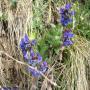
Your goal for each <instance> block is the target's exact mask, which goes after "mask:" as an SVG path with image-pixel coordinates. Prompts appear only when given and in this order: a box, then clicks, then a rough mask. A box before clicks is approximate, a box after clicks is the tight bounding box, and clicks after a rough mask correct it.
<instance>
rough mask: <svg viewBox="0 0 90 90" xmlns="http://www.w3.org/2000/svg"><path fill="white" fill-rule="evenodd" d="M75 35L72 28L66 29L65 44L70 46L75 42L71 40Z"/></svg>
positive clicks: (64, 34)
mask: <svg viewBox="0 0 90 90" xmlns="http://www.w3.org/2000/svg"><path fill="white" fill-rule="evenodd" d="M73 37H74V34H73V33H72V31H71V30H65V31H64V33H63V46H70V45H72V44H73V41H72V40H71V39H72V38H73Z"/></svg>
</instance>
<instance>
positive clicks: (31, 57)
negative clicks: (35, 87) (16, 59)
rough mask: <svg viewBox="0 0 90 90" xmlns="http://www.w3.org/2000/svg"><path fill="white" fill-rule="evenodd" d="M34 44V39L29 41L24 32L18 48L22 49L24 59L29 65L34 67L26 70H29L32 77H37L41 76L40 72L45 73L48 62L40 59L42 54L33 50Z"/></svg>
mask: <svg viewBox="0 0 90 90" xmlns="http://www.w3.org/2000/svg"><path fill="white" fill-rule="evenodd" d="M35 45H36V40H32V41H30V40H29V38H28V36H27V35H26V34H25V36H24V38H22V39H21V41H20V48H21V50H22V53H23V57H24V59H25V61H27V63H28V64H29V65H31V66H32V67H34V68H35V69H32V68H30V67H29V68H28V72H30V73H31V74H32V76H34V77H39V76H41V72H42V73H43V74H44V73H46V71H47V69H48V64H47V62H45V61H44V62H43V61H42V56H41V55H40V54H39V53H35V52H34V50H33V46H35Z"/></svg>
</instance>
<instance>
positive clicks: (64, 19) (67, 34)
mask: <svg viewBox="0 0 90 90" xmlns="http://www.w3.org/2000/svg"><path fill="white" fill-rule="evenodd" d="M74 13H75V12H74V11H71V4H66V5H65V7H63V8H60V15H61V18H60V22H61V24H62V26H63V27H65V28H66V29H65V30H64V32H63V46H70V45H72V44H73V41H72V40H71V39H72V38H73V37H74V34H73V33H72V30H71V29H68V28H67V26H68V25H69V24H70V23H72V22H73V19H72V16H73V15H74Z"/></svg>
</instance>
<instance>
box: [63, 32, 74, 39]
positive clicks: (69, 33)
mask: <svg viewBox="0 0 90 90" xmlns="http://www.w3.org/2000/svg"><path fill="white" fill-rule="evenodd" d="M63 37H64V38H73V37H74V34H73V33H72V31H71V30H65V31H64V33H63Z"/></svg>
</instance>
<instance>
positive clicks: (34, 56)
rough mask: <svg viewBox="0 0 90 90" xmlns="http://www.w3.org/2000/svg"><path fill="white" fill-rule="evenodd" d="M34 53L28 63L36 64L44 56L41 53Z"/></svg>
mask: <svg viewBox="0 0 90 90" xmlns="http://www.w3.org/2000/svg"><path fill="white" fill-rule="evenodd" d="M32 55H33V56H31V57H30V60H29V61H28V63H29V64H31V65H32V66H36V65H37V64H39V63H40V62H41V61H42V56H41V55H40V54H39V53H37V54H35V53H34V52H33V53H32Z"/></svg>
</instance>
